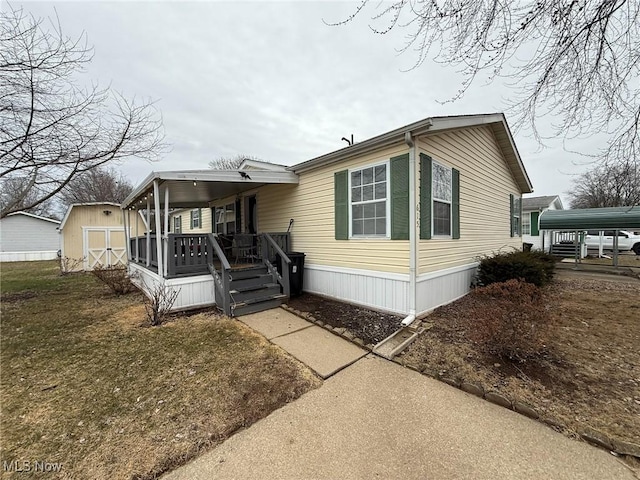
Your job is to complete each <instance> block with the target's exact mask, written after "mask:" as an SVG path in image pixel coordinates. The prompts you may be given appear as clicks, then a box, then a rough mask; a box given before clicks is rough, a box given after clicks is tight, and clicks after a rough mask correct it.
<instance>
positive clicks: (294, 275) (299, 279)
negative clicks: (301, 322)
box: [276, 252, 305, 297]
mask: <svg viewBox="0 0 640 480" xmlns="http://www.w3.org/2000/svg"><path fill="white" fill-rule="evenodd" d="M287 257H289V259H290V260H291V263H290V264H289V291H290V293H289V294H290V295H291V296H292V297H297V296H298V295H301V294H302V287H303V279H304V257H305V255H304V253H301V252H289V253H287ZM276 268H277V269H278V273H279V274H280V275H282V259H281V258H280V255H278V256H277V257H276Z"/></svg>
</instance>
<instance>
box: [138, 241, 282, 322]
mask: <svg viewBox="0 0 640 480" xmlns="http://www.w3.org/2000/svg"><path fill="white" fill-rule="evenodd" d="M247 239H248V241H247ZM232 240H233V243H232V246H231V248H225V246H224V243H223V242H222V241H221V239H218V238H216V237H215V236H214V235H213V234H206V235H182V234H169V235H167V236H166V237H163V238H162V243H161V245H158V243H157V237H156V236H155V235H147V236H145V237H137V238H131V239H130V243H129V262H130V271H132V273H135V274H136V277H138V278H139V281H138V282H137V283H139V286H140V287H141V288H142V289H143V290H145V291H148V290H150V289H153V288H157V287H158V285H159V284H161V285H164V286H167V287H169V288H172V289H178V290H179V292H180V295H179V299H178V302H177V306H176V307H175V308H173V310H184V309H188V308H198V307H203V306H209V305H217V306H218V307H220V308H221V309H222V310H223V311H224V312H225V313H226V314H227V315H229V316H237V315H242V314H246V313H252V312H256V311H260V310H264V309H267V308H273V307H275V306H278V305H280V304H281V303H282V301H284V300H286V299H287V298H288V297H289V293H290V284H289V264H290V263H291V260H290V259H289V257H288V256H287V254H286V253H285V252H286V251H289V233H288V232H287V233H273V234H268V233H263V234H258V235H254V236H248V235H243V241H242V242H236V241H235V239H232ZM158 247H160V248H158ZM158 251H159V253H160V255H162V261H161V262H158V261H157V256H158ZM225 251H226V252H229V253H230V254H231V255H230V256H232V257H233V258H234V261H233V263H231V262H229V259H228V258H227V255H226V254H225ZM159 264H161V265H164V268H162V269H160V270H163V271H159V268H158V265H159ZM278 264H280V265H282V268H277V267H276V265H278ZM132 276H133V275H132ZM147 293H149V292H147Z"/></svg>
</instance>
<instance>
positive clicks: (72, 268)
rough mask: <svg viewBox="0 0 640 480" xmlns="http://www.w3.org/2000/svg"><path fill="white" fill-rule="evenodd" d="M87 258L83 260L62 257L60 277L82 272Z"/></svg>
mask: <svg viewBox="0 0 640 480" xmlns="http://www.w3.org/2000/svg"><path fill="white" fill-rule="evenodd" d="M84 259H85V257H82V258H69V257H60V275H69V274H70V273H73V272H77V271H79V270H82V269H81V268H78V267H80V266H81V265H82V264H83V262H84Z"/></svg>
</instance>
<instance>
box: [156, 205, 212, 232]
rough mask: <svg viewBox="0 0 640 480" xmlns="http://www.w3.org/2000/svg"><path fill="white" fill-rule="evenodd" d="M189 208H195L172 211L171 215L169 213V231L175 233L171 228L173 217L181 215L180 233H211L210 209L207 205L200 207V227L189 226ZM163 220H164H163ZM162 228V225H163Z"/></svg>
mask: <svg viewBox="0 0 640 480" xmlns="http://www.w3.org/2000/svg"><path fill="white" fill-rule="evenodd" d="M191 210H196V209H195V208H187V209H184V210H180V211H179V212H174V213H172V214H171V215H169V216H170V217H171V218H170V219H169V231H170V232H171V233H175V232H174V229H173V225H174V223H173V222H174V220H173V219H174V218H176V217H181V220H180V225H181V226H182V233H183V234H188V233H193V234H197V233H211V232H212V231H213V230H212V223H211V218H212V217H211V209H210V208H208V207H202V209H201V212H202V214H201V219H200V225H201V227H200V228H194V229H192V228H191ZM163 222H164V220H163ZM163 228H164V227H163Z"/></svg>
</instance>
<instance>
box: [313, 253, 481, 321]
mask: <svg viewBox="0 0 640 480" xmlns="http://www.w3.org/2000/svg"><path fill="white" fill-rule="evenodd" d="M477 267H478V264H477V263H472V264H468V265H462V266H459V267H453V268H447V269H445V270H440V271H437V272H433V273H427V274H422V275H419V276H418V278H417V279H416V293H417V295H416V296H417V298H416V311H417V314H418V315H424V314H426V313H429V312H431V311H432V310H434V309H436V308H438V307H439V306H441V305H446V304H447V303H451V302H453V301H454V300H457V299H458V298H460V297H463V296H464V295H466V294H467V293H469V290H470V287H471V281H472V279H473V276H474V275H475V273H476V270H477ZM304 291H305V292H309V293H315V294H318V295H324V296H327V297H331V298H335V299H338V300H343V301H346V302H349V303H353V304H356V305H362V306H364V307H368V308H373V309H376V310H382V311H386V312H391V313H397V314H400V315H408V314H409V305H410V302H409V295H410V289H409V275H408V274H399V273H389V272H379V271H372V270H359V269H352V268H345V267H332V266H322V265H305V270H304Z"/></svg>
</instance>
